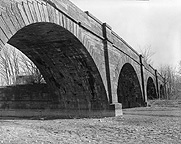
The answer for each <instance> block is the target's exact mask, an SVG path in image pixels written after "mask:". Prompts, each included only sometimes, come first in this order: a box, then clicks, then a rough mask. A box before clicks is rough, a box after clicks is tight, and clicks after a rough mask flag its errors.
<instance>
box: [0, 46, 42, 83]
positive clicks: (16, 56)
mask: <svg viewBox="0 0 181 144" xmlns="http://www.w3.org/2000/svg"><path fill="white" fill-rule="evenodd" d="M0 49H1V48H0ZM19 75H29V76H30V78H31V80H30V81H31V83H41V82H44V79H43V76H42V75H41V73H40V71H39V70H38V68H37V67H36V66H35V65H34V63H33V62H32V61H31V60H30V59H29V58H28V57H26V56H25V55H24V54H23V53H21V52H20V51H18V50H17V49H16V48H14V47H12V46H10V45H6V46H5V47H4V48H2V49H1V51H0V78H1V85H13V84H16V78H17V77H18V76H19Z"/></svg>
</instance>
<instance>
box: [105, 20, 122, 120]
mask: <svg viewBox="0 0 181 144" xmlns="http://www.w3.org/2000/svg"><path fill="white" fill-rule="evenodd" d="M102 29H103V37H104V40H103V43H104V57H105V68H106V78H107V88H108V96H109V103H110V112H111V114H113V115H114V116H119V115H122V114H123V113H122V104H121V103H115V101H114V99H116V98H115V97H117V94H115V92H114V91H115V89H114V87H113V84H112V81H111V69H110V56H109V47H111V46H112V45H113V39H112V29H111V27H110V26H109V25H107V24H106V23H103V24H102Z"/></svg>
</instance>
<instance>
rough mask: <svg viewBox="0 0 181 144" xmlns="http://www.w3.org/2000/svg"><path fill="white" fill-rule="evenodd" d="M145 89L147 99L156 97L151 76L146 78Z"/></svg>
mask: <svg viewBox="0 0 181 144" xmlns="http://www.w3.org/2000/svg"><path fill="white" fill-rule="evenodd" d="M146 91H147V97H148V100H153V99H157V94H156V87H155V84H154V82H153V79H152V78H151V77H149V78H148V81H147V88H146Z"/></svg>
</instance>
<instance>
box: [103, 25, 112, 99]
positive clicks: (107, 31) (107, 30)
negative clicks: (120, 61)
mask: <svg viewBox="0 0 181 144" xmlns="http://www.w3.org/2000/svg"><path fill="white" fill-rule="evenodd" d="M102 30H103V37H104V40H103V44H104V58H105V68H106V78H107V89H108V97H109V102H110V103H112V88H111V78H110V66H109V52H108V47H109V45H110V44H112V40H111V27H110V26H108V25H107V24H106V23H103V24H102Z"/></svg>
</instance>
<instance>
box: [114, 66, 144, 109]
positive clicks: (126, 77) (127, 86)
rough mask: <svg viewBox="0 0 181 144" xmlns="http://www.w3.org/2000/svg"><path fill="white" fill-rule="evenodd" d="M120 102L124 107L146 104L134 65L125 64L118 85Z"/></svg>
mask: <svg viewBox="0 0 181 144" xmlns="http://www.w3.org/2000/svg"><path fill="white" fill-rule="evenodd" d="M117 95H118V102H119V103H122V107H123V108H132V107H140V106H144V100H143V97H142V92H141V87H140V83H139V80H138V77H137V74H136V72H135V70H134V68H133V66H132V65H131V64H129V63H126V64H124V65H123V67H122V69H121V72H120V74H119V80H118V87H117Z"/></svg>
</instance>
